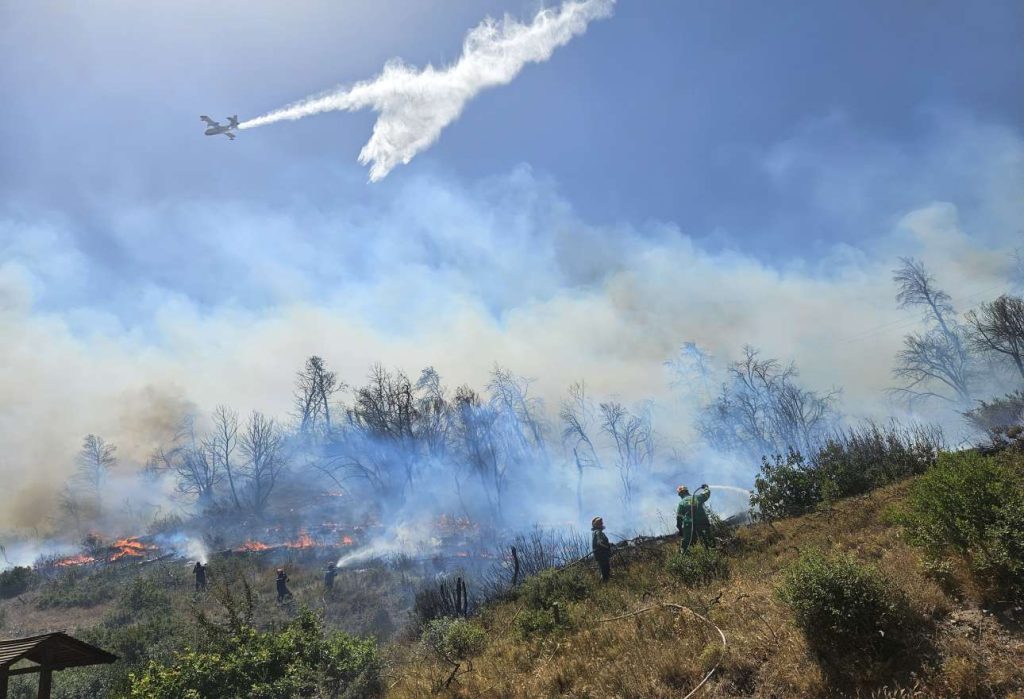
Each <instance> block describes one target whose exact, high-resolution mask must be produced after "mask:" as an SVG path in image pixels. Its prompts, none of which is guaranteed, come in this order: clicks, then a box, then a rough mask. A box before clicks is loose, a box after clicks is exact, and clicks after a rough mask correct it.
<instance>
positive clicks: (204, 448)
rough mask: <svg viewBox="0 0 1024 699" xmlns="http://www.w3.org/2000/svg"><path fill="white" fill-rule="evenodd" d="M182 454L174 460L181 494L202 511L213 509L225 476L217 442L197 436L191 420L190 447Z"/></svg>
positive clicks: (190, 419)
mask: <svg viewBox="0 0 1024 699" xmlns="http://www.w3.org/2000/svg"><path fill="white" fill-rule="evenodd" d="M179 454H180V456H179V458H178V459H176V460H175V471H176V472H177V476H178V478H177V485H178V491H179V492H181V493H184V494H186V495H191V496H193V497H195V498H196V501H197V502H198V503H199V505H200V506H201V507H205V506H209V505H211V504H212V503H213V499H214V495H215V493H216V488H217V485H218V484H219V483H220V482H221V478H223V475H224V472H223V470H222V469H221V467H220V464H219V462H218V459H217V444H216V441H215V440H214V439H212V438H202V437H199V436H197V435H196V430H195V420H194V419H192V418H189V420H188V443H187V444H186V445H185V448H184V449H182V450H181V451H180V452H179Z"/></svg>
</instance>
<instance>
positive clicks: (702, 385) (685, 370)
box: [665, 342, 714, 401]
mask: <svg viewBox="0 0 1024 699" xmlns="http://www.w3.org/2000/svg"><path fill="white" fill-rule="evenodd" d="M712 359H713V358H712V356H711V355H710V354H708V352H707V351H705V350H704V349H702V348H701V347H700V346H698V345H697V343H696V342H685V343H683V346H682V347H680V348H679V354H677V355H676V356H675V357H673V358H672V359H669V360H668V361H666V362H665V366H666V367H667V368H668V369H669V371H671V372H672V387H673V388H678V389H684V390H687V391H691V390H692V386H693V385H694V384H696V385H697V386H698V388H699V389H700V395H701V398H702V400H703V401H708V400H710V399H711V379H712V375H713V373H714V371H713V366H712Z"/></svg>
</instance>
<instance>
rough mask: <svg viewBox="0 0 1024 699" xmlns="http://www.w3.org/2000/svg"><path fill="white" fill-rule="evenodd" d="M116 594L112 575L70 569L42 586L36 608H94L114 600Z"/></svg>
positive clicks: (116, 589)
mask: <svg viewBox="0 0 1024 699" xmlns="http://www.w3.org/2000/svg"><path fill="white" fill-rule="evenodd" d="M117 593H118V585H117V582H116V581H115V580H114V579H113V577H112V575H108V574H104V573H94V574H91V575H90V574H89V573H87V572H83V571H78V570H75V569H71V570H68V571H66V572H63V573H62V574H61V575H60V576H58V577H57V578H55V579H53V580H51V581H50V582H48V583H47V584H46V585H43V587H42V589H41V591H40V594H39V599H37V600H36V606H37V607H39V608H40V609H50V608H66V607H94V606H96V605H97V604H102V603H103V602H107V601H109V600H112V599H114V597H116V596H117Z"/></svg>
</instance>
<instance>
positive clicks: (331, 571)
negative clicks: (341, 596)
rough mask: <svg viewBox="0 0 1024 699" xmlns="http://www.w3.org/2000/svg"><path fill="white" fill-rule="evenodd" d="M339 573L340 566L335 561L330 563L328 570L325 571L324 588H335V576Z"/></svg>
mask: <svg viewBox="0 0 1024 699" xmlns="http://www.w3.org/2000/svg"><path fill="white" fill-rule="evenodd" d="M337 574H338V566H337V564H335V563H329V564H328V565H327V570H326V571H325V572H324V588H325V589H326V590H327V591H328V592H330V591H331V590H333V589H334V577H335V576H336V575H337Z"/></svg>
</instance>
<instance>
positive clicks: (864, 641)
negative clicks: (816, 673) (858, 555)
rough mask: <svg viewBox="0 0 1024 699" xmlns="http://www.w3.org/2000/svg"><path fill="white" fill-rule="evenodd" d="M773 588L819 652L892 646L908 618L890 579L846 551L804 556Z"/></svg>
mask: <svg viewBox="0 0 1024 699" xmlns="http://www.w3.org/2000/svg"><path fill="white" fill-rule="evenodd" d="M777 592H778V595H779V597H780V598H781V599H782V601H783V602H785V603H786V604H787V605H788V606H789V607H790V608H791V609H792V610H793V614H794V616H795V617H796V622H797V625H798V626H799V627H800V628H801V629H802V630H803V632H804V634H805V636H806V637H807V639H808V641H810V643H811V644H812V645H813V646H814V647H815V648H816V649H817V650H818V651H819V653H822V654H828V653H829V652H831V651H835V652H837V653H839V654H845V653H847V652H850V651H861V650H864V649H870V650H873V651H878V650H881V649H883V648H886V647H891V645H892V644H893V642H895V641H896V640H897V639H898V638H899V637H900V635H901V631H902V630H904V629H906V627H907V626H908V622H909V621H910V620H911V614H910V608H909V605H908V604H907V603H906V601H905V599H904V598H903V596H902V594H901V593H899V592H898V591H897V590H896V589H895V588H894V587H893V585H892V583H890V582H889V581H888V580H887V579H886V578H885V577H883V576H882V574H881V573H879V572H878V571H877V570H876V569H875V568H872V567H870V566H866V565H863V564H860V563H858V562H857V561H855V560H853V559H852V558H849V557H847V556H826V555H824V554H822V553H821V552H818V551H812V552H809V553H806V554H804V555H802V556H801V557H800V559H799V560H798V561H797V562H796V563H794V564H792V565H791V566H790V567H789V568H788V569H787V570H786V571H785V572H784V573H783V580H782V583H781V585H780V586H779V587H778V589H777Z"/></svg>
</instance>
